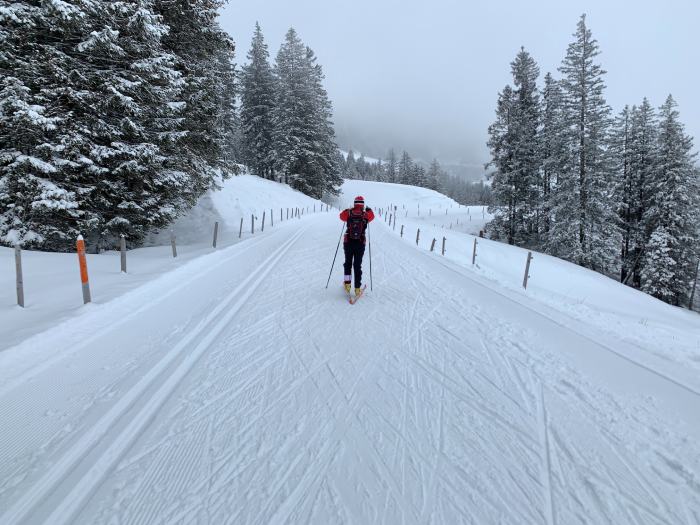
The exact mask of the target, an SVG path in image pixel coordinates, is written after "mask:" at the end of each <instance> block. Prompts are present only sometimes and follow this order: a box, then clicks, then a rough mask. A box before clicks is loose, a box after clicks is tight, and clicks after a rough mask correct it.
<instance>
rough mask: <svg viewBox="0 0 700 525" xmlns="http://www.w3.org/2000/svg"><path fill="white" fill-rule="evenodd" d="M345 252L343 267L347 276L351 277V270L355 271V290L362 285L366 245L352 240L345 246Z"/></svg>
mask: <svg viewBox="0 0 700 525" xmlns="http://www.w3.org/2000/svg"><path fill="white" fill-rule="evenodd" d="M343 250H345V264H344V265H343V269H344V270H345V275H346V276H347V275H350V270H354V273H355V288H359V287H360V286H361V285H362V256H363V255H364V254H365V243H363V242H362V241H354V240H352V239H350V240H348V241H347V242H346V243H345V244H344V245H343Z"/></svg>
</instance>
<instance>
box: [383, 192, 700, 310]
mask: <svg viewBox="0 0 700 525" xmlns="http://www.w3.org/2000/svg"><path fill="white" fill-rule="evenodd" d="M404 208H405V206H404ZM389 209H391V210H392V213H386V210H385V209H383V208H380V209H379V213H380V215H381V214H382V212H383V215H384V222H387V221H388V223H389V227H392V220H393V229H394V230H396V212H397V210H398V207H395V206H394V205H393V204H392V205H391V206H390V208H389ZM482 211H483V210H482ZM429 213H430V212H429ZM418 214H419V215H420V205H419V206H418ZM445 214H447V210H445ZM470 219H471V216H470ZM457 224H459V221H458V222H457ZM450 229H452V224H450ZM403 233H404V225H403V224H402V225H401V230H400V236H401V238H402V239H403ZM478 238H484V231H483V230H482V231H480V232H479V237H478ZM478 238H477V237H474V246H473V249H472V266H474V265H476V247H477V245H478V240H477V239H478ZM436 242H437V239H435V238H433V240H432V242H431V243H430V251H431V252H434V251H435V243H436ZM419 243H420V228H417V229H416V246H418V245H419ZM446 243H447V238H446V237H443V238H442V249H441V254H442V255H443V257H444V255H445V251H446V248H445V245H446ZM533 258H534V257H533V256H532V252H530V251H528V252H527V258H526V260H525V275H524V276H523V288H524V289H526V290H527V284H528V281H529V279H530V263H531V262H532V259H533ZM698 268H699V269H700V265H699V266H698ZM696 281H697V275H696ZM694 291H695V286H693V292H694ZM688 307H689V308H692V297H691V302H690V305H689V306H688Z"/></svg>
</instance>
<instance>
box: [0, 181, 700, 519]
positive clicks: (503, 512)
mask: <svg viewBox="0 0 700 525" xmlns="http://www.w3.org/2000/svg"><path fill="white" fill-rule="evenodd" d="M260 182H261V183H262V182H264V181H260ZM254 183H255V181H253V185H255V184H254ZM385 186H386V187H384V188H382V187H381V186H379V185H377V186H375V185H372V184H367V183H360V182H355V181H352V182H348V183H346V187H345V189H344V193H343V195H342V196H341V198H339V200H338V203H339V204H343V205H346V203H347V202H348V200H349V201H350V202H351V201H352V197H353V196H354V194H358V193H359V194H363V195H364V196H365V198H366V199H367V203H368V205H370V206H372V207H373V208H376V209H377V210H379V209H380V208H384V209H388V208H389V206H390V205H391V204H394V205H396V206H397V211H398V210H399V209H402V210H404V215H403V217H399V215H400V213H397V227H396V229H394V227H393V222H392V224H391V226H390V225H389V221H388V217H387V218H385V216H384V215H380V216H378V217H377V220H376V222H374V223H372V227H371V241H372V277H371V280H370V271H369V250H368V251H367V252H366V255H365V258H366V259H365V264H364V269H365V277H364V281H365V282H366V283H367V284H370V286H369V287H368V288H367V291H366V293H365V295H364V297H363V298H362V299H361V300H360V301H358V302H357V304H355V305H352V306H351V305H349V304H348V301H347V298H346V296H345V294H344V292H343V291H342V289H341V286H340V284H341V280H342V270H341V268H340V265H339V264H338V262H337V261H336V265H335V268H334V272H333V275H332V278H331V285H330V287H329V288H328V289H326V288H325V284H326V278H327V276H328V271H329V269H330V264H331V261H332V259H333V254H334V252H335V248H336V245H337V241H338V236H339V233H340V231H341V230H340V223H339V221H338V218H337V214H336V213H335V212H333V210H331V212H323V213H316V214H313V213H309V214H305V215H304V216H303V217H301V218H298V219H290V220H283V221H282V222H279V221H276V222H275V225H274V227H269V228H268V227H266V228H265V231H264V232H263V233H260V232H258V233H256V234H255V235H248V236H247V237H245V238H243V239H242V240H240V241H238V240H236V241H235V242H231V243H230V244H226V245H223V247H221V246H220V247H219V248H218V249H217V250H213V249H211V248H205V247H201V248H196V247H193V248H192V251H193V255H192V256H191V257H190V258H189V260H187V261H182V262H181V263H180V264H178V265H177V266H175V265H168V264H167V263H166V261H168V260H169V259H168V253H167V249H166V248H167V247H156V248H149V249H147V250H161V251H164V253H162V255H156V252H155V251H154V252H153V254H154V255H153V257H152V259H153V261H151V263H149V264H152V265H153V266H151V268H152V270H151V272H152V275H151V278H150V279H149V278H147V277H146V276H143V275H141V276H138V277H137V276H132V275H131V273H129V274H127V275H123V276H118V277H119V278H122V279H125V280H127V281H128V280H130V279H132V278H134V279H136V280H138V281H139V282H138V284H139V286H136V285H130V286H126V285H125V286H124V287H123V290H122V292H123V293H121V295H119V293H116V292H115V293H113V294H112V296H111V297H114V298H113V299H111V300H107V299H108V297H105V298H104V302H102V303H101V304H96V305H89V306H88V307H78V306H75V305H73V306H72V308H73V309H74V310H80V313H75V314H72V315H69V316H67V318H66V319H65V320H64V321H63V322H61V323H60V324H55V325H53V326H51V327H49V329H47V330H46V331H43V332H41V331H39V333H36V334H35V335H34V336H32V337H27V338H26V339H23V340H22V341H18V343H17V344H16V345H15V346H13V347H11V348H8V349H6V350H5V351H3V352H0V480H1V481H0V523H3V524H6V523H7V524H14V523H51V524H61V523H86V524H87V523H90V524H92V523H217V524H218V523H319V524H329V523H358V524H367V523H447V524H453V523H479V524H489V523H546V524H553V523H560V524H569V523H615V524H626V523H630V524H640V523H645V524H646V523H654V524H668V525H671V524H678V523H683V524H695V523H698V521H699V520H700V481H699V480H700V445H699V443H700V417H699V416H698V406H700V379H699V376H698V374H697V367H698V363H700V351H699V350H698V341H699V338H698V334H699V333H700V332H699V330H700V322H699V321H698V317H697V316H696V314H694V313H691V312H686V311H682V310H680V309H676V308H672V307H670V306H667V305H664V304H662V303H659V302H658V301H654V300H653V299H651V298H648V297H647V296H644V295H643V294H641V293H638V292H635V291H633V290H629V289H627V288H625V287H621V286H619V285H617V284H616V283H614V282H613V281H611V280H609V279H606V278H604V277H599V278H598V277H596V276H595V274H591V272H588V271H586V270H583V269H580V268H577V267H575V266H573V265H570V264H568V263H564V262H562V261H558V260H555V259H551V258H547V257H544V256H542V255H540V254H535V259H534V260H533V263H532V264H533V268H532V272H531V275H532V277H531V282H530V284H529V286H528V289H527V290H526V291H525V290H522V286H521V283H519V282H518V281H522V277H523V276H522V273H521V270H522V267H523V266H524V254H525V252H524V251H522V250H518V249H516V248H513V247H509V246H503V245H499V244H497V243H492V242H489V241H486V240H479V243H480V244H478V248H477V249H478V251H477V263H478V266H477V265H475V266H474V267H472V265H471V255H472V253H471V248H472V244H473V238H474V237H473V236H471V235H469V233H466V232H467V231H468V230H467V226H465V229H464V230H459V231H458V230H456V229H455V224H453V229H452V230H450V229H449V225H448V224H446V222H444V221H445V219H442V216H443V215H444V214H445V209H447V217H448V219H449V218H450V216H451V215H452V219H453V222H454V223H456V220H457V218H460V225H462V221H463V220H464V219H467V222H469V216H470V215H471V216H472V218H473V221H474V222H475V223H478V221H479V220H482V221H483V220H484V219H485V218H484V217H483V215H484V214H483V213H482V217H481V219H479V217H478V216H479V213H478V212H480V211H481V210H480V208H474V209H470V210H468V211H466V212H465V209H464V208H459V207H457V208H456V209H455V205H452V207H450V206H449V202H450V201H449V199H446V198H445V197H440V196H439V195H432V196H426V197H425V199H423V198H421V197H420V196H419V195H420V194H422V193H423V192H424V191H425V190H420V189H415V188H410V187H398V186H394V185H385ZM253 198H255V197H253V196H251V199H253ZM433 198H434V199H435V201H430V199H433ZM240 202H243V199H242V198H241V199H240ZM419 202H420V204H421V211H420V216H419V215H418V211H417V206H415V209H414V207H413V204H416V205H417V204H418V203H419ZM429 202H430V204H429ZM404 204H405V205H406V208H405V209H404V208H401V206H403V205H404ZM441 204H442V206H443V207H442V208H440V205H441ZM278 207H281V206H278ZM424 208H428V209H431V210H432V211H431V212H430V214H429V215H428V217H427V218H426V217H425V215H424V213H425V211H424ZM406 210H408V215H406V213H405V211H406ZM440 210H441V213H440ZM465 214H466V217H465ZM438 215H440V217H441V220H442V221H443V222H431V221H433V220H435V221H437V216H438ZM433 217H435V219H433ZM401 219H403V220H401ZM234 223H235V222H234ZM401 224H403V225H404V227H405V228H404V229H405V232H404V236H403V237H401V236H400V226H401ZM418 227H420V228H421V234H422V235H423V232H425V236H422V237H421V239H420V240H419V243H418V246H416V243H415V233H416V232H415V230H416V229H417V228H418ZM470 228H471V227H470ZM424 229H425V230H424ZM438 235H439V236H440V237H442V236H445V237H446V239H447V241H446V250H447V251H446V254H445V256H442V255H441V253H440V250H439V249H436V251H435V252H434V253H430V252H429V243H430V241H432V238H433V237H437V236H438ZM441 240H442V239H441V238H440V242H441ZM437 246H438V247H439V248H441V246H440V243H438V244H437ZM185 248H187V246H183V250H184V249H185ZM195 249H199V250H200V251H199V252H197V255H198V256H197V257H195V256H194V251H195ZM185 251H187V250H185ZM341 253H342V252H341ZM158 254H161V252H158ZM34 256H35V257H36V261H35V265H36V268H38V269H41V270H42V271H43V272H44V274H45V275H46V277H45V278H46V281H45V282H46V286H47V287H49V288H51V281H50V280H49V277H48V276H50V275H51V274H52V272H57V273H60V272H61V271H63V270H62V269H61V268H62V264H63V262H61V261H60V260H59V259H58V258H59V256H58V255H56V256H55V257H56V258H52V257H53V256H50V255H48V254H34ZM60 257H63V256H60ZM99 257H103V256H102V255H100V256H95V257H94V258H99ZM5 259H6V260H5ZM3 260H4V261H5V262H3V264H5V263H7V264H9V263H10V262H11V261H10V259H9V255H8V256H7V257H5V256H4V255H3ZM42 260H44V262H42ZM158 260H161V261H162V263H163V265H162V266H161V267H158V268H157V266H156V262H157V261H158ZM135 262H136V263H138V262H139V260H138V259H135ZM537 265H540V266H539V267H537ZM511 266H513V267H517V268H519V269H518V270H517V271H516V270H515V269H514V270H511ZM536 267H537V268H536ZM75 271H76V272H77V269H75ZM3 275H4V274H3ZM27 277H28V276H27ZM77 279H78V278H77V274H76V275H75V280H76V281H77ZM106 282H107V281H105V283H106ZM2 284H3V287H2V289H0V294H1V295H0V298H1V300H2V304H3V305H9V304H11V303H12V302H13V300H14V288H13V286H11V285H10V284H11V283H9V282H7V281H3V283H2ZM76 285H77V283H76ZM105 286H107V285H105ZM107 287H108V286H107ZM124 290H128V291H124ZM99 293H101V292H99V287H98V286H97V282H95V286H94V294H95V295H96V296H99ZM584 293H585V294H586V295H585V296H584V297H585V300H584V301H581V300H580V299H575V298H577V297H579V295H580V294H584ZM74 294H75V295H76V296H79V291H78V290H77V289H76V290H74ZM47 295H48V292H47ZM601 295H603V297H600V296H601ZM35 300H36V302H35V303H32V304H30V305H29V308H27V309H26V310H21V311H18V312H17V309H14V308H12V309H11V308H9V307H7V306H3V309H2V310H0V321H1V322H2V325H3V330H5V328H4V326H5V325H6V323H7V322H12V323H13V325H14V326H16V327H17V329H20V328H21V324H22V322H23V317H22V316H24V315H27V316H30V315H32V310H33V309H38V308H40V306H39V303H40V301H39V297H38V296H37V297H36V299H35ZM577 300H578V301H579V302H580V304H581V306H582V312H581V311H579V310H578V308H577V307H576V305H577V303H576V301H577ZM62 301H64V302H65V301H66V299H63V298H58V297H57V298H55V303H56V305H58V304H60V303H61V302H62ZM72 304H74V303H72ZM584 307H585V308H584ZM596 312H600V313H599V314H596ZM10 314H11V315H10ZM640 317H642V318H644V319H646V322H645V323H639V321H638V319H639V318H640ZM603 325H605V328H604V329H603V328H601V326H603ZM608 325H609V326H608ZM623 329H624V330H623ZM625 330H626V333H625ZM645 330H646V331H648V332H645ZM6 333H12V331H9V332H6ZM640 333H641V334H644V333H648V334H652V335H654V334H656V335H655V337H654V338H652V339H649V340H645V341H641V339H642V336H641V335H640Z"/></svg>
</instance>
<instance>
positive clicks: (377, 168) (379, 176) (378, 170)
mask: <svg viewBox="0 0 700 525" xmlns="http://www.w3.org/2000/svg"><path fill="white" fill-rule="evenodd" d="M373 180H376V181H377V182H386V170H385V169H384V163H383V162H382V159H377V163H376V164H375V165H374V177H373Z"/></svg>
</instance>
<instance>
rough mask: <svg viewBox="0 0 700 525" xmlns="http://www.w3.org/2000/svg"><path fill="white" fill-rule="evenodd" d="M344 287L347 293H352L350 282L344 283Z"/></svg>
mask: <svg viewBox="0 0 700 525" xmlns="http://www.w3.org/2000/svg"><path fill="white" fill-rule="evenodd" d="M343 287H344V288H345V293H347V294H349V293H350V283H343Z"/></svg>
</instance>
